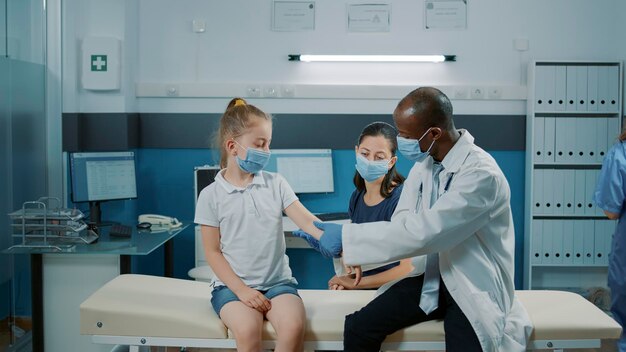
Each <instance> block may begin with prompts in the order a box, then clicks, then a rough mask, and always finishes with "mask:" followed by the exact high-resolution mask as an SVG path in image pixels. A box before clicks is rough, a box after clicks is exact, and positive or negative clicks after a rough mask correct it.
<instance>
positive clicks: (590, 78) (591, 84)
mask: <svg viewBox="0 0 626 352" xmlns="http://www.w3.org/2000/svg"><path fill="white" fill-rule="evenodd" d="M598 68H599V66H594V65H591V66H588V67H587V100H588V103H587V110H588V111H598Z"/></svg>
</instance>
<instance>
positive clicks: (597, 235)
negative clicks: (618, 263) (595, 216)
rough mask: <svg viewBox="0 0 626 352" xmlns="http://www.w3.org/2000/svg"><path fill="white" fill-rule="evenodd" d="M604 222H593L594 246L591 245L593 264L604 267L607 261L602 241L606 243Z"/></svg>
mask: <svg viewBox="0 0 626 352" xmlns="http://www.w3.org/2000/svg"><path fill="white" fill-rule="evenodd" d="M605 222H607V221H606V220H595V221H594V226H593V227H594V239H595V241H594V245H593V252H594V253H593V254H594V255H593V260H594V264H599V265H606V264H607V263H608V261H607V260H606V258H607V256H606V253H605V250H606V245H605V243H604V241H606V238H607V233H606V225H605V224H604V223H605Z"/></svg>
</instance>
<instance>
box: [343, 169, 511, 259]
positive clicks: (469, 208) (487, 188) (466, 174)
mask: <svg viewBox="0 0 626 352" xmlns="http://www.w3.org/2000/svg"><path fill="white" fill-rule="evenodd" d="M425 191H427V190H425ZM509 199H510V191H509V190H508V183H507V182H506V179H504V176H503V175H502V174H499V175H498V174H494V173H493V172H490V171H488V170H484V169H478V168H468V169H466V170H463V171H461V172H459V173H458V174H457V175H456V176H455V180H454V182H453V183H452V185H451V187H450V189H449V190H448V192H446V193H444V194H443V195H442V196H441V197H440V198H439V199H438V200H437V202H436V203H435V204H434V205H433V206H432V207H431V208H430V209H421V210H418V211H417V212H414V211H408V212H407V211H405V214H396V215H397V216H394V218H393V219H392V221H391V222H371V223H366V224H348V225H344V226H343V236H342V237H343V239H342V241H343V258H344V263H345V264H347V265H362V264H372V263H382V262H388V261H392V260H399V259H404V258H409V257H414V256H418V255H424V254H428V253H435V252H441V251H445V250H447V249H449V248H452V247H455V246H456V245H458V244H459V243H461V242H463V241H464V240H465V239H467V238H468V237H469V236H471V235H473V234H474V233H476V231H478V230H479V229H480V228H482V227H483V226H485V225H486V224H487V223H488V222H489V221H490V220H491V219H492V218H493V217H495V216H496V215H498V214H500V213H501V212H502V211H509V209H510V203H509Z"/></svg>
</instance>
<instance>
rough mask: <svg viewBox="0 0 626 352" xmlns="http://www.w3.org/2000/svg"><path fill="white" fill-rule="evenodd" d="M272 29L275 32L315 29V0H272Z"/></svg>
mask: <svg viewBox="0 0 626 352" xmlns="http://www.w3.org/2000/svg"><path fill="white" fill-rule="evenodd" d="M272 30H273V31H277V32H302V31H313V30H315V1H274V2H273V3H272Z"/></svg>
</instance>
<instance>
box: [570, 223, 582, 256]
mask: <svg viewBox="0 0 626 352" xmlns="http://www.w3.org/2000/svg"><path fill="white" fill-rule="evenodd" d="M583 221H584V220H573V221H572V223H573V224H574V256H573V258H572V264H575V265H581V264H583V257H584V255H585V253H584V252H585V249H584V246H585V241H584V237H585V236H584V233H585V229H584V228H583V226H582V223H583Z"/></svg>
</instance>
